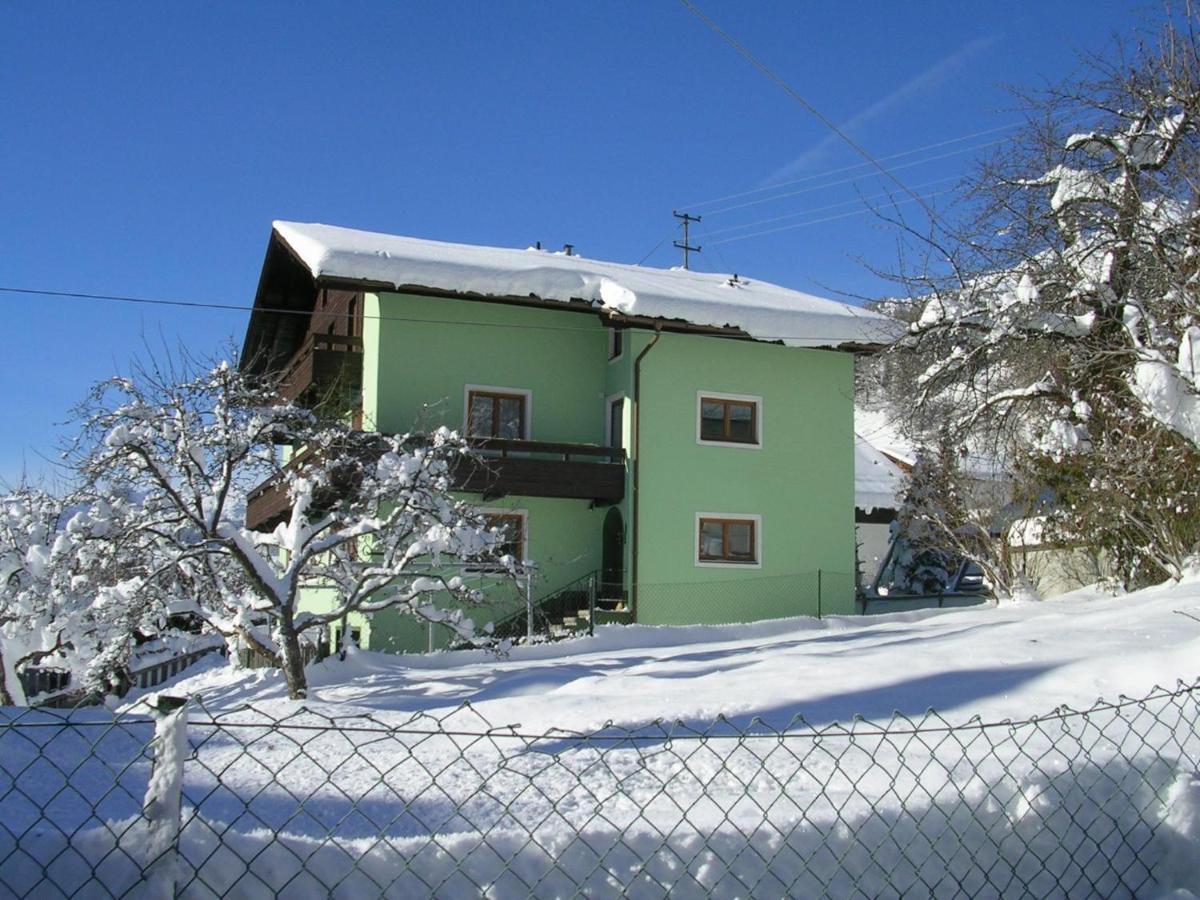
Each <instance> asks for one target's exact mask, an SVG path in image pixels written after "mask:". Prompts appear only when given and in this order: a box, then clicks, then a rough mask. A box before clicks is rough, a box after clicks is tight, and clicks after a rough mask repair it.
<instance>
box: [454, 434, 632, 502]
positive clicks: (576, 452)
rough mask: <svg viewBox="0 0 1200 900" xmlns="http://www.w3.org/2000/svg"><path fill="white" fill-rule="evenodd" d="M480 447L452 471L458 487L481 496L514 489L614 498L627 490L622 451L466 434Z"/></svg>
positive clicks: (602, 499)
mask: <svg viewBox="0 0 1200 900" xmlns="http://www.w3.org/2000/svg"><path fill="white" fill-rule="evenodd" d="M468 442H469V443H470V445H471V447H472V448H473V449H474V450H476V451H478V452H477V454H476V457H475V458H474V459H469V460H464V461H463V462H462V463H461V464H460V465H459V467H458V469H457V470H456V471H455V472H454V487H455V489H456V490H460V491H468V492H470V493H473V494H482V495H483V498H484V499H485V500H490V499H494V498H496V497H503V496H506V495H509V494H517V495H520V496H525V497H564V498H571V499H576V500H592V501H594V502H596V503H602V504H603V503H617V502H619V501H620V500H621V499H622V498H623V497H624V496H625V451H624V450H623V449H621V448H620V447H601V446H599V445H597V444H556V443H547V442H545V441H512V440H501V439H499V438H470V439H469V441H468Z"/></svg>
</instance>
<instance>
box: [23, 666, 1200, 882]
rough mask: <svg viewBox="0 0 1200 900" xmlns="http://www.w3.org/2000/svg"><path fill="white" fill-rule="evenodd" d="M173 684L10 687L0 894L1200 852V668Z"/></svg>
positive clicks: (1041, 868)
mask: <svg viewBox="0 0 1200 900" xmlns="http://www.w3.org/2000/svg"><path fill="white" fill-rule="evenodd" d="M156 702H157V705H156V706H154V707H150V706H149V705H147V703H146V702H145V701H142V702H141V703H140V704H139V705H137V706H135V707H134V708H133V709H131V710H130V711H127V712H122V713H113V712H111V711H108V710H105V709H103V708H90V709H78V710H71V711H66V710H50V709H8V710H3V711H2V715H0V895H7V896H15V897H37V898H45V897H61V896H67V897H75V896H87V897H104V896H125V895H134V896H155V897H161V896H183V897H230V896H237V897H272V896H285V897H289V898H292V897H300V898H304V897H314V898H315V897H327V896H334V897H365V896H380V895H383V896H391V897H403V898H409V897H415V896H437V897H450V898H455V897H474V896H479V895H487V896H489V897H498V898H506V897H524V896H531V895H532V896H554V897H567V896H576V895H587V896H621V895H624V896H631V897H663V896H666V895H668V894H670V895H671V897H673V898H674V897H708V896H716V897H745V896H753V897H756V898H758V897H818V896H835V897H870V898H874V897H889V896H892V897H896V896H905V897H910V896H935V897H959V896H961V897H1005V898H1008V897H1021V896H1028V897H1048V896H1060V897H1092V896H1095V897H1122V896H1125V897H1129V896H1135V895H1138V894H1139V893H1146V892H1148V891H1150V890H1152V889H1153V890H1159V889H1162V888H1163V887H1170V886H1171V884H1172V881H1171V879H1172V878H1177V877H1185V876H1186V873H1187V872H1189V871H1193V870H1192V869H1191V867H1192V866H1194V858H1193V856H1192V855H1191V853H1194V851H1195V845H1194V844H1192V845H1188V844H1187V842H1186V838H1185V835H1184V834H1182V833H1181V831H1180V829H1179V827H1178V822H1177V821H1176V819H1178V818H1179V816H1180V815H1182V813H1181V812H1180V810H1181V808H1182V807H1181V805H1182V804H1183V803H1184V802H1185V800H1186V798H1187V797H1188V796H1192V797H1193V801H1194V800H1195V795H1196V794H1197V793H1200V782H1196V781H1195V779H1196V778H1197V776H1196V774H1195V773H1196V772H1197V770H1198V768H1200V734H1198V729H1197V725H1198V722H1197V719H1198V718H1200V682H1194V683H1191V684H1184V683H1179V684H1178V685H1177V686H1176V687H1174V688H1166V689H1155V690H1154V691H1152V692H1151V693H1149V694H1147V695H1145V696H1141V697H1139V698H1137V699H1129V698H1120V699H1119V700H1117V701H1115V702H1099V703H1097V704H1095V705H1094V706H1091V707H1089V708H1086V709H1079V710H1075V709H1070V708H1067V707H1062V708H1059V709H1056V710H1054V711H1053V712H1051V713H1049V714H1047V715H1043V716H1036V717H1031V718H1027V719H1022V720H1018V721H1008V720H1005V721H986V720H981V719H979V718H973V719H970V720H967V721H964V722H961V723H957V724H952V723H950V722H948V721H947V720H946V719H945V718H943V717H942V716H941V715H939V714H937V713H935V712H933V711H930V712H928V713H926V714H924V715H922V716H918V717H915V718H909V717H906V716H902V715H898V714H897V715H894V716H893V717H891V718H890V719H887V720H884V721H869V720H866V719H854V720H853V721H851V722H848V723H840V724H822V723H818V722H809V721H806V720H805V719H803V718H801V717H795V718H789V719H787V720H786V721H774V720H773V719H772V718H771V717H769V716H767V717H763V718H754V719H746V720H736V721H735V720H729V719H724V718H721V719H718V720H716V721H713V722H709V723H706V724H703V725H699V724H696V723H683V722H675V723H670V722H665V721H663V722H656V723H654V724H651V725H647V726H642V727H637V728H622V727H616V726H611V725H610V726H607V727H603V728H600V729H599V730H595V731H590V732H574V731H568V730H562V729H551V730H549V731H545V732H542V731H540V730H526V729H523V728H522V727H521V726H520V725H519V724H507V723H499V722H490V721H487V720H486V719H485V718H484V717H483V716H482V715H481V714H480V712H479V711H478V710H476V709H475V708H472V707H470V706H463V707H460V708H458V709H456V710H454V711H452V712H449V713H446V714H441V715H436V716H435V715H431V714H428V713H419V714H412V715H409V714H404V715H400V714H390V715H389V714H384V713H377V714H374V715H364V716H358V715H356V716H350V717H342V716H333V715H329V714H326V713H322V712H321V711H320V706H319V705H318V706H317V707H316V708H307V707H300V706H295V705H291V704H289V705H283V706H275V707H271V708H270V709H267V708H264V707H256V706H247V707H243V708H240V709H236V710H233V711H229V710H220V709H208V708H206V707H205V705H204V704H203V702H201V701H200V700H197V699H193V700H190V701H187V700H182V699H181V700H178V701H172V700H170V699H167V698H159V699H158V700H157V701H156ZM280 710H292V711H290V712H286V713H281V712H280ZM1189 778H1190V779H1192V781H1189ZM1189 785H1191V788H1190V789H1191V790H1192V794H1190V795H1189V794H1188V792H1187V791H1188V786H1189ZM1197 814H1200V811H1198V810H1193V811H1192V815H1197ZM1173 817H1175V818H1173ZM1189 849H1190V851H1191V852H1189ZM1180 873H1183V875H1181V874H1180ZM1193 874H1194V872H1193Z"/></svg>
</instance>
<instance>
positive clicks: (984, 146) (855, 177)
mask: <svg viewBox="0 0 1200 900" xmlns="http://www.w3.org/2000/svg"><path fill="white" fill-rule="evenodd" d="M1003 143H1005V141H1004V140H999V141H987V142H986V143H983V144H974V145H972V146H970V147H964V148H962V149H960V150H952V151H950V152H949V153H942V154H939V155H937V156H930V157H927V158H926V159H918V160H914V161H912V162H907V163H902V164H901V165H898V166H892V170H893V171H899V170H901V169H911V168H913V167H914V166H923V165H925V164H926V163H930V162H935V161H937V160H939V159H946V158H948V157H951V156H958V155H960V154H963V153H971V152H972V151H975V150H986V149H987V148H988V147H995V146H996V145H998V144H1003ZM876 177H878V173H875V172H867V173H862V174H859V175H851V176H850V177H849V178H840V179H838V180H837V181H830V182H826V183H825V184H814V185H811V186H810V187H805V188H797V189H796V190H794V191H785V192H784V193H782V194H774V195H772V196H770V197H758V198H756V199H754V200H747V201H746V202H744V203H734V204H731V205H730V206H722V207H718V208H717V209H713V210H709V211H708V212H706V213H705V215H706V216H715V215H718V214H719V213H726V212H732V211H733V210H735V209H746V208H747V207H750V206H758V205H759V204H761V203H770V202H772V201H773V200H783V199H786V198H787V197H798V196H799V195H801V194H811V193H812V192H813V191H822V190H824V189H825V188H831V187H838V186H839V185H843V184H851V183H853V182H856V181H858V180H859V179H862V178H876Z"/></svg>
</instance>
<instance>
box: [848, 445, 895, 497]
mask: <svg viewBox="0 0 1200 900" xmlns="http://www.w3.org/2000/svg"><path fill="white" fill-rule="evenodd" d="M903 492H904V473H903V472H902V471H900V467H899V466H897V465H896V464H895V463H894V462H892V461H891V460H890V459H888V458H887V457H886V456H884V455H883V454H882V453H881V452H879V450H877V449H876V448H874V447H872V446H871V444H870V442H869V441H868V440H867V439H866V438H864V437H863V436H862V435H859V434H855V435H854V505H855V506H856V507H857V508H858V509H861V510H863V511H864V512H868V513H869V512H871V511H872V510H874V509H899V508H900V503H901V501H902V494H903Z"/></svg>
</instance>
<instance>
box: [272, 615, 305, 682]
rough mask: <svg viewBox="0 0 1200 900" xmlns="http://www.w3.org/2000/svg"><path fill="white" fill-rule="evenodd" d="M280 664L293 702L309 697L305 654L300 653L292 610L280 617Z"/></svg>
mask: <svg viewBox="0 0 1200 900" xmlns="http://www.w3.org/2000/svg"><path fill="white" fill-rule="evenodd" d="M278 643H279V657H280V659H279V662H280V664H281V665H282V668H283V677H284V679H285V680H286V681H287V686H288V696H289V697H290V698H291V699H293V700H304V699H306V698H307V697H308V679H307V677H306V676H305V674H304V654H302V653H301V652H300V635H299V634H297V633H296V626H295V624H294V623H293V621H292V612H291V610H284V612H283V615H281V616H280V617H279V637H278Z"/></svg>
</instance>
